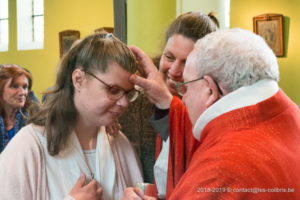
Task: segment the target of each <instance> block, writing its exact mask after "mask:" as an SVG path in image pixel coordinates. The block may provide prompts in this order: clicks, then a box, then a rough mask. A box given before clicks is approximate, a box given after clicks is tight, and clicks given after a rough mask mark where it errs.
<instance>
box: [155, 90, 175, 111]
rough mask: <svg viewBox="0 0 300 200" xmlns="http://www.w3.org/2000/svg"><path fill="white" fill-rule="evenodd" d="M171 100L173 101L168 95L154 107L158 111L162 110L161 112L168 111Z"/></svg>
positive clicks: (171, 96) (170, 95)
mask: <svg viewBox="0 0 300 200" xmlns="http://www.w3.org/2000/svg"><path fill="white" fill-rule="evenodd" d="M172 99H173V95H172V94H171V93H170V94H169V95H168V96H166V98H164V99H163V100H161V101H160V102H157V103H155V106H156V107H157V108H158V109H162V110H164V109H169V108H170V106H171V103H172Z"/></svg>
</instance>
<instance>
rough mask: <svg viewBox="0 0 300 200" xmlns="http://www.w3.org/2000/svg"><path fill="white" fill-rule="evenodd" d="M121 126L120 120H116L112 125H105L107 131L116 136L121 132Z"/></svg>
mask: <svg viewBox="0 0 300 200" xmlns="http://www.w3.org/2000/svg"><path fill="white" fill-rule="evenodd" d="M121 128H122V126H121V124H120V123H119V122H118V120H116V121H115V122H113V123H112V124H111V125H109V126H105V131H106V133H108V134H109V135H111V136H114V137H116V136H117V135H118V134H119V131H120V130H121Z"/></svg>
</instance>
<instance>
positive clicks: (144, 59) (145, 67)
mask: <svg viewBox="0 0 300 200" xmlns="http://www.w3.org/2000/svg"><path fill="white" fill-rule="evenodd" d="M129 48H130V49H131V51H132V52H133V53H134V54H135V56H136V58H137V60H138V62H139V65H141V66H142V69H139V71H140V73H141V75H142V76H144V74H145V75H148V74H149V73H151V72H153V71H154V72H156V71H158V70H157V68H156V67H155V65H154V64H153V62H152V60H151V58H150V57H149V56H148V55H147V54H145V53H144V52H143V51H142V50H140V49H139V48H138V47H136V46H131V47H129Z"/></svg>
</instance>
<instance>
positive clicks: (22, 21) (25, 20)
mask: <svg viewBox="0 0 300 200" xmlns="http://www.w3.org/2000/svg"><path fill="white" fill-rule="evenodd" d="M38 1H39V2H38ZM35 3H42V5H43V10H42V14H41V13H40V14H39V15H38V16H42V17H43V19H42V24H41V25H40V26H39V28H40V32H39V33H38V34H39V37H34V35H35V30H34V27H33V26H34V24H33V20H34V17H36V15H35V13H34V11H33V10H34V9H33V7H34V4H35ZM17 40H18V42H17V43H18V50H32V49H43V48H44V0H17Z"/></svg>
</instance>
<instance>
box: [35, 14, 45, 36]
mask: <svg viewBox="0 0 300 200" xmlns="http://www.w3.org/2000/svg"><path fill="white" fill-rule="evenodd" d="M33 20H34V22H33V23H34V33H33V34H34V41H43V39H44V33H43V31H44V16H38V17H34V19H33Z"/></svg>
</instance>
